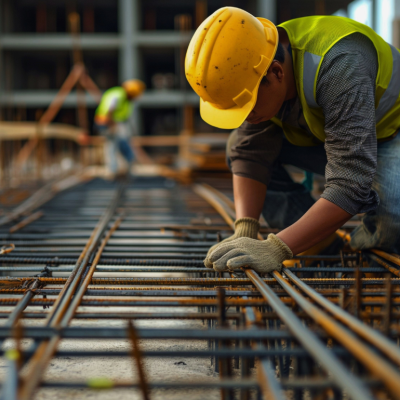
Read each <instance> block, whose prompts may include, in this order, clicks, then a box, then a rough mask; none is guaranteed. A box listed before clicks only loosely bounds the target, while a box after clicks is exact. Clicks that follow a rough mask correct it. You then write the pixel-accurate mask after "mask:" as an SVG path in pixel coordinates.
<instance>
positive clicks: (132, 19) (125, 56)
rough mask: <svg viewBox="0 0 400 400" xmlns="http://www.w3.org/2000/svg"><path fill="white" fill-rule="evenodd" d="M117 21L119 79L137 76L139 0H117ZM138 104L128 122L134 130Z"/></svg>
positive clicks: (138, 65)
mask: <svg viewBox="0 0 400 400" xmlns="http://www.w3.org/2000/svg"><path fill="white" fill-rule="evenodd" d="M118 13H119V15H118V23H119V32H120V38H121V46H120V49H119V72H118V77H119V81H120V82H123V81H125V80H127V79H132V78H139V76H140V63H139V49H138V44H137V41H136V40H135V38H136V37H137V35H138V34H139V1H138V0H119V2H118ZM138 111H139V110H138V105H136V106H135V108H134V111H133V115H132V116H131V118H130V124H131V126H132V127H133V131H134V132H139V127H140V125H139V118H138V117H139V112H138Z"/></svg>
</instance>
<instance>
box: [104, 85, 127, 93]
mask: <svg viewBox="0 0 400 400" xmlns="http://www.w3.org/2000/svg"><path fill="white" fill-rule="evenodd" d="M109 94H119V95H125V94H126V92H125V90H124V88H123V87H121V86H114V87H112V88H110V89H107V90H106V91H105V92H104V95H109Z"/></svg>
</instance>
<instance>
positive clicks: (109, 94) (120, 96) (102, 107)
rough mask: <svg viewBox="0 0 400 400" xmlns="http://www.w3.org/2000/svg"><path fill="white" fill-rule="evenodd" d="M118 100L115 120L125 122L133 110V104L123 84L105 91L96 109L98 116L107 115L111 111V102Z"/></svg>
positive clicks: (113, 115)
mask: <svg viewBox="0 0 400 400" xmlns="http://www.w3.org/2000/svg"><path fill="white" fill-rule="evenodd" d="M115 99H116V100H117V104H116V107H115V109H114V111H113V113H112V118H113V120H114V121H115V122H125V121H127V120H128V119H129V117H130V115H131V114H132V111H133V104H132V102H131V101H130V100H129V99H128V97H127V95H126V91H125V89H124V88H122V87H121V86H116V87H113V88H111V89H108V90H106V91H105V92H104V94H103V96H102V98H101V101H100V104H99V106H98V107H97V109H96V112H95V115H96V116H106V115H107V114H108V112H109V111H110V105H111V102H112V101H114V100H115Z"/></svg>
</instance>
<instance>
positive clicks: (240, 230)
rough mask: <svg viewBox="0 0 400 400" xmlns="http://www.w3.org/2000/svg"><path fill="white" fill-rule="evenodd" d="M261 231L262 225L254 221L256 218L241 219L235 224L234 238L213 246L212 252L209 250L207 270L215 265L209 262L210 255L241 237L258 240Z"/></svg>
mask: <svg viewBox="0 0 400 400" xmlns="http://www.w3.org/2000/svg"><path fill="white" fill-rule="evenodd" d="M259 229H260V223H259V222H258V221H257V220H256V219H254V218H247V217H246V218H240V219H238V220H237V221H236V222H235V233H234V234H233V235H232V236H229V237H228V238H226V239H225V240H223V241H222V242H219V243H217V244H215V245H214V246H212V247H211V248H210V250H208V253H207V257H206V258H205V260H204V265H205V266H206V267H207V268H213V264H212V262H211V261H209V256H210V254H211V253H212V252H213V251H214V250H216V249H218V248H219V247H220V246H222V245H223V244H225V243H228V242H231V241H232V240H235V239H238V238H241V237H246V238H251V239H257V234H258V231H259Z"/></svg>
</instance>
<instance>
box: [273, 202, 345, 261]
mask: <svg viewBox="0 0 400 400" xmlns="http://www.w3.org/2000/svg"><path fill="white" fill-rule="evenodd" d="M351 217H352V215H351V214H349V213H348V212H346V211H344V210H343V209H341V208H340V207H338V206H337V205H335V204H333V203H331V202H330V201H328V200H325V199H319V200H318V201H317V202H316V203H315V204H314V205H313V206H312V207H311V208H310V209H309V210H308V211H307V212H306V213H305V214H304V215H303V217H301V218H300V219H299V220H298V221H297V222H295V223H294V224H293V225H291V226H289V227H288V228H286V229H284V230H283V231H281V232H279V233H278V234H277V236H278V237H279V238H280V239H281V240H283V241H284V242H285V243H286V244H287V246H288V247H289V248H290V249H291V250H292V252H293V254H299V253H301V252H302V251H305V250H307V249H309V248H310V247H312V246H313V245H315V244H317V243H319V242H320V241H322V240H323V239H325V238H326V237H328V236H329V235H330V234H332V233H333V232H335V231H336V230H337V229H339V228H340V227H341V226H342V225H343V224H344V223H345V222H346V221H348V220H349V219H350V218H351Z"/></svg>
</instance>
